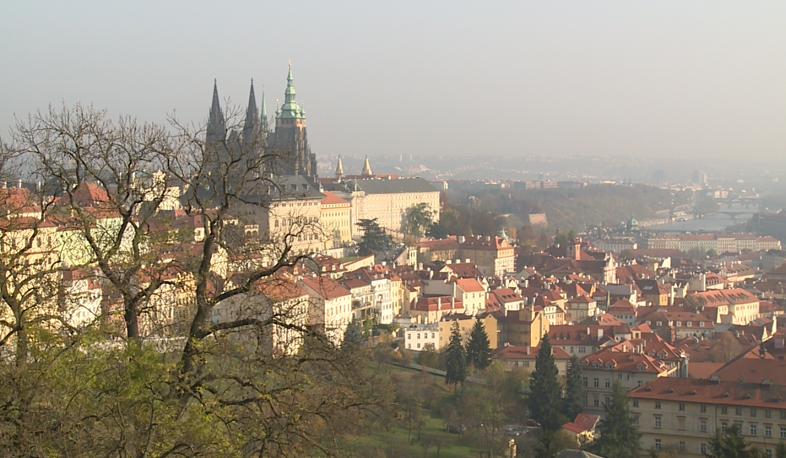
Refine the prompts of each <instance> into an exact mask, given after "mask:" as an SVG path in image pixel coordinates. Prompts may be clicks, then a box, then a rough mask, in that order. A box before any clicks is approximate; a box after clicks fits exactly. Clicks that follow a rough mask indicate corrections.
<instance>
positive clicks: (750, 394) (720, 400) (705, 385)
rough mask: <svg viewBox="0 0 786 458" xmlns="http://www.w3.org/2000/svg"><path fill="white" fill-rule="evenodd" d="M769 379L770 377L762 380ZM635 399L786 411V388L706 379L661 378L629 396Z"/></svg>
mask: <svg viewBox="0 0 786 458" xmlns="http://www.w3.org/2000/svg"><path fill="white" fill-rule="evenodd" d="M760 378H766V377H760ZM628 397H630V398H633V399H653V400H660V401H678V402H695V403H703V404H723V405H731V406H743V407H763V408H774V409H784V408H786V386H783V385H777V384H775V383H773V385H772V386H769V387H767V386H763V385H762V384H761V380H757V381H755V382H724V381H720V382H714V381H711V380H704V379H691V378H673V377H660V378H656V379H655V380H652V381H650V382H649V383H647V384H645V385H642V386H640V387H637V388H635V389H633V390H631V391H630V392H629V393H628Z"/></svg>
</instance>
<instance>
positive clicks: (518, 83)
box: [0, 0, 786, 165]
mask: <svg viewBox="0 0 786 458" xmlns="http://www.w3.org/2000/svg"><path fill="white" fill-rule="evenodd" d="M289 59H291V60H292V69H293V72H294V76H295V88H296V89H297V95H298V100H299V101H301V102H304V106H305V109H306V114H307V117H308V129H309V140H310V142H311V145H312V150H313V151H314V152H316V153H317V154H318V155H320V154H346V155H363V154H368V155H369V156H371V157H373V156H374V155H378V154H392V153H394V154H398V153H404V154H413V155H415V156H418V155H426V154H428V155H449V154H457V155H469V154H504V155H515V156H520V157H522V158H525V157H526V156H527V155H575V154H580V155H597V156H600V155H624V156H634V155H645V156H654V155H664V156H666V155H667V156H670V157H684V156H687V155H693V156H703V157H707V158H724V157H725V158H729V157H735V156H737V155H743V156H746V157H752V158H772V159H774V160H777V161H779V165H783V164H784V163H786V2H784V1H782V0H779V1H773V2H767V1H757V2H733V3H732V2H720V1H709V2H695V1H691V2H685V1H675V2H666V1H657V2H631V1H620V2H601V1H591V2H590V1H576V2H568V1H551V2H545V1H544V2H522V1H511V2H502V1H500V2H482V3H481V2H461V1H455V0H454V1H412V2H410V1H402V0H396V1H391V2H371V1H362V2H360V1H359V2H348V1H338V0H331V1H321V2H308V1H297V2H286V1H264V2H263V1H255V2H224V1H217V0H213V1H209V2H198V1H155V2H144V1H134V2H130V1H128V2H83V1H73V0H71V1H52V2H35V1H24V2H11V1H9V0H6V1H4V2H3V4H2V7H0V63H1V64H0V68H2V70H3V71H2V76H0V88H1V90H0V132H3V133H4V134H5V133H6V132H7V130H8V127H9V126H10V125H11V124H12V123H13V122H14V115H16V116H17V117H25V116H26V115H27V114H28V113H29V112H31V111H35V110H36V109H45V108H46V107H47V106H48V105H49V104H55V105H59V104H61V103H62V102H63V101H64V102H65V103H66V104H69V105H70V104H73V103H75V102H82V103H92V104H93V105H94V106H95V107H99V108H105V109H107V110H108V111H109V112H110V113H111V114H112V115H113V116H114V115H118V114H130V115H133V116H136V117H138V118H139V119H141V120H146V121H156V122H158V121H164V120H165V118H166V114H167V113H172V112H173V111H175V112H176V114H177V116H178V117H179V118H181V119H184V120H193V121H201V120H203V119H205V118H206V116H207V112H208V108H209V106H210V100H211V91H212V85H213V78H217V79H218V88H219V94H220V96H221V98H222V100H226V99H227V98H229V99H231V101H232V102H234V103H238V104H240V105H242V106H243V107H245V105H246V103H247V100H248V88H249V81H250V79H251V78H254V81H255V85H256V87H257V97H259V96H260V92H261V89H262V86H263V85H264V88H265V92H266V94H267V108H268V113H269V114H272V112H273V111H274V110H275V99H276V98H283V91H284V88H285V84H286V81H285V78H286V72H287V61H288V60H289ZM258 100H259V99H258Z"/></svg>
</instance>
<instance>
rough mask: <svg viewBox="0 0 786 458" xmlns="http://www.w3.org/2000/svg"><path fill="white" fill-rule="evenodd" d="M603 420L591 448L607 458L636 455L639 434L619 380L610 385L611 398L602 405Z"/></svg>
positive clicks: (625, 457)
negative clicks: (598, 436) (598, 435)
mask: <svg viewBox="0 0 786 458" xmlns="http://www.w3.org/2000/svg"><path fill="white" fill-rule="evenodd" d="M603 410H604V414H603V420H601V421H600V424H599V425H598V429H599V431H600V438H599V439H598V440H597V441H596V442H595V445H594V447H593V449H594V450H595V451H597V453H598V454H599V455H601V456H605V457H607V458H628V457H631V456H637V455H638V452H639V439H640V438H641V434H640V433H639V430H638V429H636V427H635V426H634V418H633V415H632V414H631V413H630V409H629V408H628V398H627V396H626V394H625V389H624V388H623V387H622V385H621V384H620V382H619V381H614V385H612V387H611V399H610V400H609V402H608V403H606V404H605V405H604V406H603Z"/></svg>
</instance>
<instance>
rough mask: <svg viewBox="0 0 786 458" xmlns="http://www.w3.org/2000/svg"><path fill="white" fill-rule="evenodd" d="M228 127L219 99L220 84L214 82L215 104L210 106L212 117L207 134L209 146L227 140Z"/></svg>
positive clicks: (209, 118)
mask: <svg viewBox="0 0 786 458" xmlns="http://www.w3.org/2000/svg"><path fill="white" fill-rule="evenodd" d="M226 136H227V127H226V123H225V122H224V113H223V112H222V111H221V102H220V101H219V99H218V82H217V81H216V80H215V79H214V80H213V104H212V105H210V115H209V116H208V121H207V134H206V138H205V141H206V142H207V143H208V144H211V143H222V142H224V140H226Z"/></svg>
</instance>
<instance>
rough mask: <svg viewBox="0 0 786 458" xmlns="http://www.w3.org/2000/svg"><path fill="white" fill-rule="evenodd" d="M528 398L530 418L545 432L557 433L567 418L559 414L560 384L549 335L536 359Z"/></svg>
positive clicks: (545, 337)
mask: <svg viewBox="0 0 786 458" xmlns="http://www.w3.org/2000/svg"><path fill="white" fill-rule="evenodd" d="M529 388H530V394H529V398H528V405H529V412H530V416H531V417H532V418H533V419H534V420H535V421H537V422H539V423H540V424H541V426H542V427H543V429H544V430H545V431H556V430H558V429H559V428H560V427H561V426H562V425H563V424H564V423H565V421H563V420H565V417H564V416H562V415H560V413H559V410H558V408H559V405H560V383H559V371H558V370H557V364H556V363H555V362H554V355H553V354H552V352H551V342H549V337H548V335H544V336H543V340H541V342H540V350H539V351H538V356H537V358H536V359H535V371H534V372H533V373H532V376H531V378H530V381H529Z"/></svg>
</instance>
